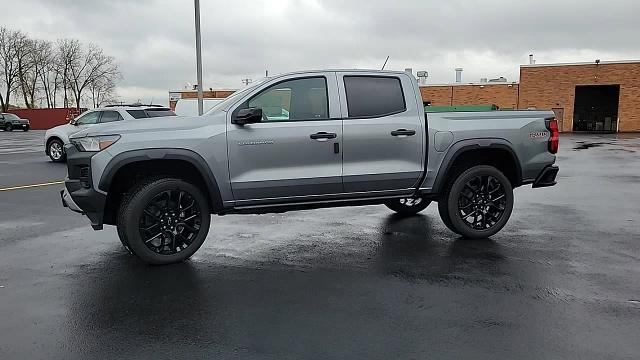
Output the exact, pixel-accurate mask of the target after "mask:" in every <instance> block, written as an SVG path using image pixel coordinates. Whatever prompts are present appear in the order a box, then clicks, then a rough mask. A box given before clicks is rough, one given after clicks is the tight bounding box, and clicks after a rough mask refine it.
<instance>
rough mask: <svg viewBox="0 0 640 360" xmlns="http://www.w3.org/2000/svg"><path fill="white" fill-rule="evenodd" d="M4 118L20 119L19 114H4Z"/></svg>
mask: <svg viewBox="0 0 640 360" xmlns="http://www.w3.org/2000/svg"><path fill="white" fill-rule="evenodd" d="M4 118H5V119H7V120H18V119H20V118H19V117H18V116H17V115H14V114H4Z"/></svg>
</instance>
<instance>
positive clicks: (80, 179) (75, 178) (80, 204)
mask: <svg viewBox="0 0 640 360" xmlns="http://www.w3.org/2000/svg"><path fill="white" fill-rule="evenodd" d="M65 151H66V153H67V169H68V173H69V176H67V178H66V179H65V181H64V186H65V188H64V190H62V191H61V192H60V196H61V198H62V205H63V206H64V207H68V208H69V209H71V210H73V211H75V212H79V213H82V214H84V215H86V216H87V217H88V218H89V220H91V227H93V229H94V230H102V227H103V218H104V207H105V204H106V202H107V196H106V195H105V194H102V193H100V192H98V191H96V190H94V189H93V181H92V179H91V158H92V157H93V155H95V154H96V153H91V152H79V151H78V150H77V149H76V148H75V146H73V145H67V146H65Z"/></svg>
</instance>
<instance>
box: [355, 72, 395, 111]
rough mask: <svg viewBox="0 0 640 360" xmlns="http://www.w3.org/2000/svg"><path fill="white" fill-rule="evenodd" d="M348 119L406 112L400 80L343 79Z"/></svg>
mask: <svg viewBox="0 0 640 360" xmlns="http://www.w3.org/2000/svg"><path fill="white" fill-rule="evenodd" d="M344 87H345V91H346V97H347V108H348V110H349V111H348V116H349V118H375V117H383V116H389V115H394V114H399V113H402V112H404V111H406V110H407V104H406V102H405V98H404V92H403V91H402V83H401V82H400V79H399V78H397V77H393V76H367V75H349V76H345V77H344Z"/></svg>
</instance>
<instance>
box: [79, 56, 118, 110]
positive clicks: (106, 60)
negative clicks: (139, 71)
mask: <svg viewBox="0 0 640 360" xmlns="http://www.w3.org/2000/svg"><path fill="white" fill-rule="evenodd" d="M75 55H76V56H75V57H74V58H73V59H72V62H71V66H70V68H69V72H68V76H69V83H70V85H71V92H72V93H73V97H74V99H75V102H76V108H78V109H79V108H80V103H81V101H82V98H83V94H84V91H85V90H87V88H88V87H89V85H90V84H91V83H93V82H96V81H97V80H98V79H110V78H112V79H115V78H116V77H117V76H118V75H119V72H118V65H117V64H116V62H115V60H114V58H113V57H111V56H107V55H105V54H104V52H103V51H102V49H100V48H99V47H97V46H96V45H93V44H90V45H89V46H87V47H86V48H84V49H83V48H80V51H79V52H77V53H76V54H75Z"/></svg>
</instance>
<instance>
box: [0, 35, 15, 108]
mask: <svg viewBox="0 0 640 360" xmlns="http://www.w3.org/2000/svg"><path fill="white" fill-rule="evenodd" d="M18 37H19V33H18V32H17V31H12V30H9V29H7V28H5V27H0V68H1V69H0V79H2V85H3V87H4V91H5V93H4V96H3V95H2V94H0V105H2V111H7V110H8V109H9V104H11V94H12V93H13V91H14V90H15V88H16V86H17V85H18V82H19V80H18V61H17V54H16V42H17V38H18Z"/></svg>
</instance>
